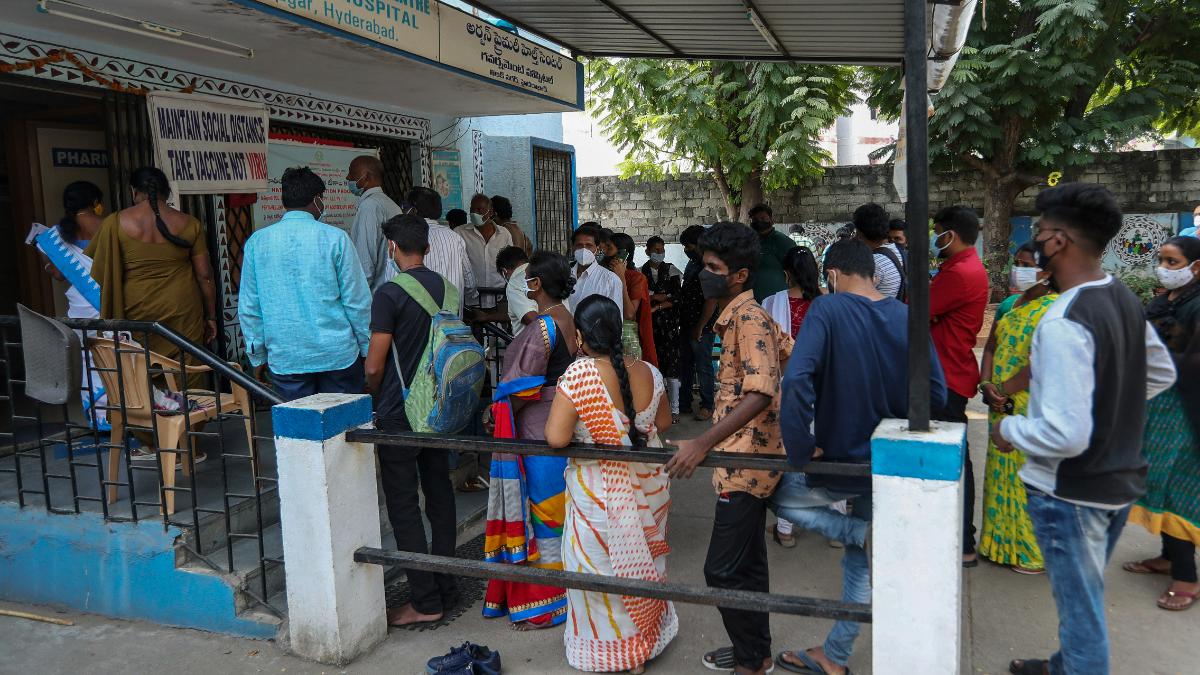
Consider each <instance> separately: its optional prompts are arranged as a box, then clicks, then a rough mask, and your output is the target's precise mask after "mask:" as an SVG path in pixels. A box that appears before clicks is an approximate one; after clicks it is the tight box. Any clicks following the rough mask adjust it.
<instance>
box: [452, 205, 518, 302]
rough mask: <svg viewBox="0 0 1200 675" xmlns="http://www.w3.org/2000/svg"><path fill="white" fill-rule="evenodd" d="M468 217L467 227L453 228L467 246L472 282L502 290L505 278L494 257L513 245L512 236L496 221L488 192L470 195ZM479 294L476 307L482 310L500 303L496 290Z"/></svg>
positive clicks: (484, 287) (486, 287)
mask: <svg viewBox="0 0 1200 675" xmlns="http://www.w3.org/2000/svg"><path fill="white" fill-rule="evenodd" d="M467 217H468V218H469V221H468V223H467V225H468V227H460V228H457V229H455V230H454V231H455V232H457V233H458V235H459V236H460V237H462V238H463V242H464V243H466V245H467V257H468V258H470V259H471V271H472V273H474V275H475V283H477V284H478V285H479V288H483V289H491V290H494V291H502V290H503V289H504V283H505V281H504V277H502V276H500V272H499V270H497V269H496V256H497V255H499V253H500V251H501V250H503V249H505V248H507V247H509V246H512V236H511V235H510V234H509V233H508V230H506V229H504V228H503V227H500V226H499V225H497V224H496V218H495V213H494V212H493V211H492V200H490V199H488V197H487V195H475V196H474V197H471V211H470V213H468V214H467ZM479 296H480V297H479V306H480V307H482V308H484V309H493V308H495V307H496V305H497V304H498V302H499V301H498V298H499V297H501V296H500V294H499V293H498V292H497V293H489V292H484V293H480V294H479Z"/></svg>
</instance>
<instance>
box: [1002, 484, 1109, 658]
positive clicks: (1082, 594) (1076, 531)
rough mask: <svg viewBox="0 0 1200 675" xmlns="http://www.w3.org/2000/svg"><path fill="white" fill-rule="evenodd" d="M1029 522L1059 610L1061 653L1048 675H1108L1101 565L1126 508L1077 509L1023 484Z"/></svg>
mask: <svg viewBox="0 0 1200 675" xmlns="http://www.w3.org/2000/svg"><path fill="white" fill-rule="evenodd" d="M1025 489H1026V492H1027V494H1028V499H1029V504H1028V510H1029V518H1030V520H1032V521H1033V532H1034V535H1035V536H1036V537H1037V542H1038V546H1039V547H1040V548H1041V549H1042V555H1043V556H1044V557H1045V559H1046V574H1047V575H1048V576H1049V577H1050V589H1051V590H1052V591H1053V593H1054V604H1055V605H1056V606H1057V607H1058V644H1059V650H1058V652H1056V653H1055V654H1054V656H1051V657H1050V672H1051V674H1052V675H1107V673H1108V672H1109V671H1108V625H1107V623H1106V621H1105V616H1104V567H1105V566H1106V565H1107V564H1108V559H1109V558H1110V557H1111V556H1112V551H1113V547H1114V546H1116V545H1117V539H1118V538H1120V536H1121V531H1122V530H1123V529H1124V528H1125V518H1126V517H1127V516H1128V515H1129V507H1128V506H1126V507H1123V508H1117V509H1103V508H1091V507H1087V506H1079V505H1077V504H1072V503H1070V502H1066V501H1063V500H1061V499H1058V498H1055V497H1051V496H1050V495H1047V494H1046V493H1044V492H1040V491H1038V490H1037V489H1035V488H1032V487H1029V486H1026V488H1025Z"/></svg>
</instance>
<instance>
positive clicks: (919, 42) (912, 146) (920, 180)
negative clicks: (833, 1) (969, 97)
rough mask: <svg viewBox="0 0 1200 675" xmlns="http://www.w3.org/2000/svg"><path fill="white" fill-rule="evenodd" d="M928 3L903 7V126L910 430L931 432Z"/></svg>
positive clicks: (911, 1)
mask: <svg viewBox="0 0 1200 675" xmlns="http://www.w3.org/2000/svg"><path fill="white" fill-rule="evenodd" d="M925 7H926V0H905V1H904V91H905V96H904V126H905V146H906V156H907V161H908V165H907V167H906V169H907V176H908V202H907V204H905V208H904V219H905V221H906V222H907V223H908V244H909V251H908V264H909V268H908V271H909V274H908V428H909V429H910V430H911V431H929V272H928V270H929V120H928V118H927V116H926V103H925V101H926V91H927V89H928V85H927V84H926V81H925V78H926V75H925V70H926V58H927V56H928V52H929V47H928V43H927V40H926V35H925V32H926V24H925Z"/></svg>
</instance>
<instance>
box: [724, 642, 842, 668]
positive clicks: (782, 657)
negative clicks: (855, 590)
mask: <svg viewBox="0 0 1200 675" xmlns="http://www.w3.org/2000/svg"><path fill="white" fill-rule="evenodd" d="M789 656H790V657H793V658H795V660H796V661H799V663H795V662H793V661H791V660H790V659H789V658H787V657H789ZM702 662H703V663H704V667H705V668H708V669H709V670H719V671H723V672H726V673H732V672H734V668H735V667H736V666H737V661H736V660H735V659H734V658H733V647H722V648H720V649H715V650H713V651H711V652H709V653H707V654H705V655H704V658H703V660H702ZM775 666H779V667H780V668H783V669H784V670H787V671H789V672H793V673H801V674H802V675H828V671H826V670H825V669H824V668H822V667H821V664H819V663H817V662H816V661H815V660H814V659H813V658H812V657H811V656H809V655H808V654H807V653H806V652H805V651H803V650H801V651H784V652H779V654H778V655H776V656H775V661H774V663H773V664H772V665H771V667H770V668H767V671H766V672H767V675H770V674H771V673H773V672H774V671H775ZM846 675H854V674H853V673H852V672H851V671H850V669H849V668H846Z"/></svg>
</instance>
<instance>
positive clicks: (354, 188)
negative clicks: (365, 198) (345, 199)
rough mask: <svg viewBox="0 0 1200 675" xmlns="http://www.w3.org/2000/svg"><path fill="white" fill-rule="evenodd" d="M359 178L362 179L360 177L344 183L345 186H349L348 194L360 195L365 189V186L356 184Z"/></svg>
mask: <svg viewBox="0 0 1200 675" xmlns="http://www.w3.org/2000/svg"><path fill="white" fill-rule="evenodd" d="M360 180H362V178H359V179H357V180H352V181H348V182H347V183H346V187H348V188H350V194H352V195H354V196H355V197H361V196H362V193H364V192H366V191H367V190H366V188H361V187H359V186H358V181H360Z"/></svg>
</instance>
